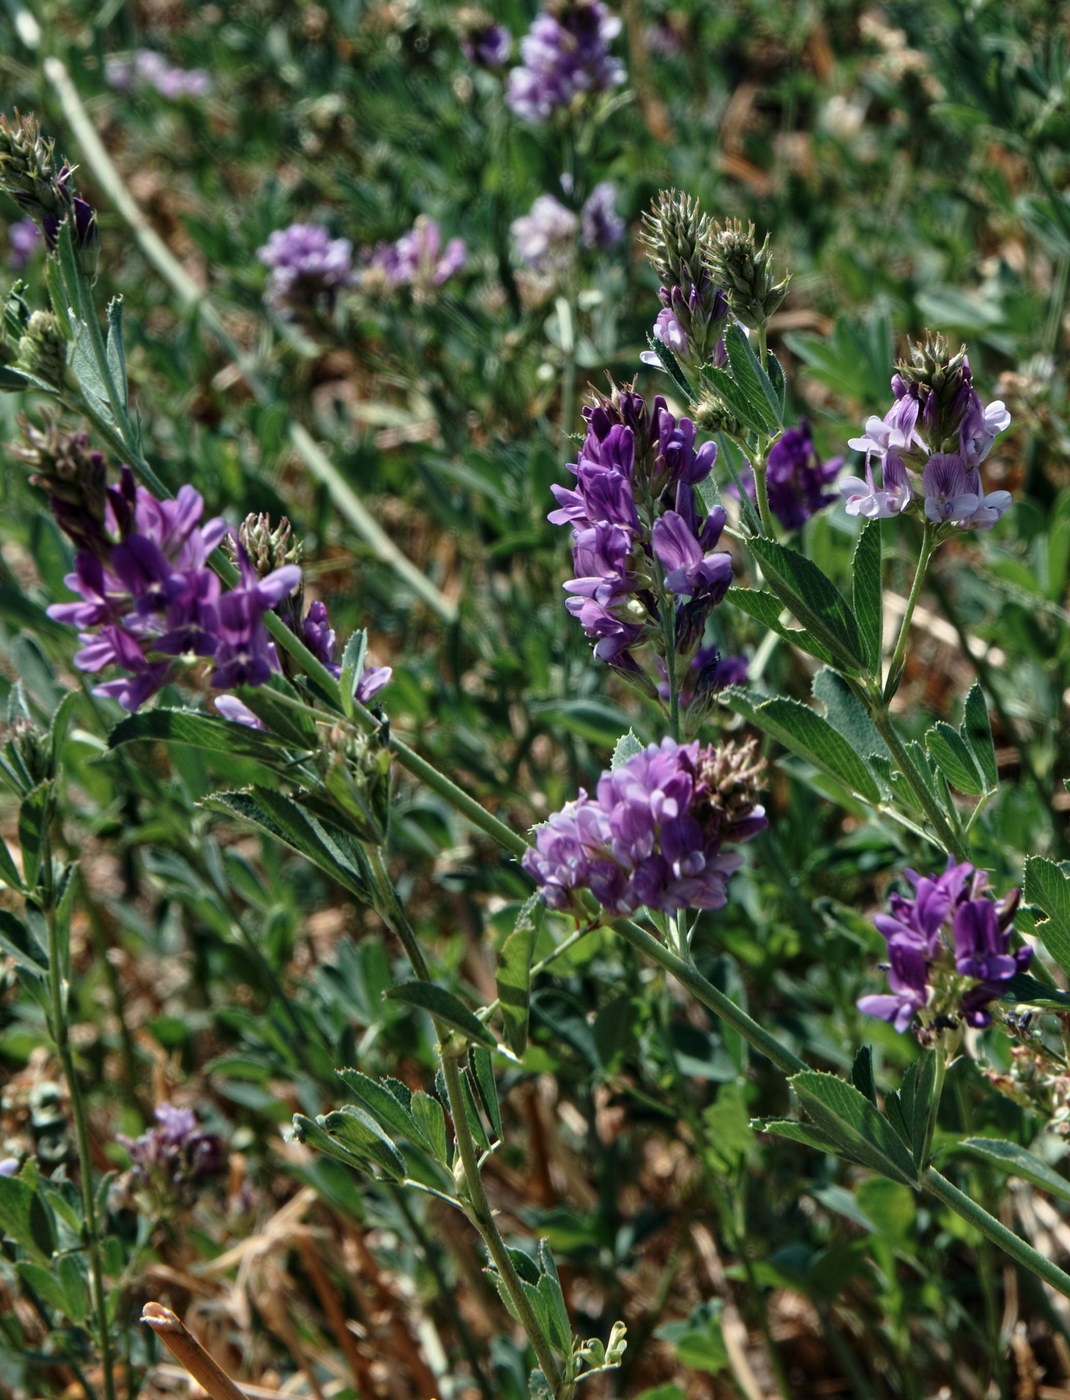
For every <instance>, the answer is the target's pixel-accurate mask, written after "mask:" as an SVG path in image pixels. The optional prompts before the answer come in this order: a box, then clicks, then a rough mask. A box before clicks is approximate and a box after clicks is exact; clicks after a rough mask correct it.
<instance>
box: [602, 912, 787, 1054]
mask: <svg viewBox="0 0 1070 1400" xmlns="http://www.w3.org/2000/svg"><path fill="white" fill-rule="evenodd" d="M613 928H614V930H615V931H616V932H617V933H619V934H620V936H621V937H622V938H623V939H624V940H625V942H627V943H630V944H631V945H632V947H633V948H635V949H636V950H637V952H640V953H643V954H644V955H645V956H646V957H648V958H649V959H650V960H651V961H652V962H656V963H657V964H658V966H659V967H663V968H664V969H665V971H666V972H671V973H672V975H673V976H674V977H675V978H676V980H677V981H678V982H679V983H680V984H681V986H684V987H686V988H687V990H688V991H689V992H690V993H691V995H692V996H694V997H695V998H696V1000H698V1001H700V1002H701V1003H702V1005H703V1006H705V1007H708V1008H709V1010H710V1011H712V1012H714V1014H715V1015H717V1016H719V1017H720V1018H721V1020H722V1021H724V1022H725V1023H726V1024H727V1025H729V1026H731V1027H732V1029H733V1030H734V1031H736V1032H738V1033H739V1034H740V1035H741V1036H742V1037H743V1039H744V1040H746V1041H747V1042H748V1043H749V1044H751V1045H753V1047H754V1048H755V1050H758V1051H760V1053H761V1054H763V1055H764V1056H765V1058H766V1059H767V1060H769V1061H770V1062H771V1063H772V1064H774V1065H776V1067H777V1069H779V1070H781V1071H782V1072H783V1073H784V1074H797V1073H798V1072H799V1071H800V1070H804V1069H806V1067H807V1066H806V1064H805V1063H804V1062H803V1061H802V1060H800V1059H799V1057H798V1056H797V1055H796V1054H794V1053H793V1052H792V1051H791V1050H789V1049H788V1048H787V1046H786V1045H782V1044H781V1043H780V1041H779V1040H777V1039H776V1037H775V1036H772V1035H770V1034H769V1032H768V1031H767V1030H764V1029H763V1028H762V1027H761V1026H760V1025H759V1024H758V1022H757V1021H755V1020H754V1019H753V1018H752V1017H750V1016H748V1015H747V1013H746V1012H745V1011H744V1010H742V1008H740V1007H738V1006H737V1005H736V1004H735V1002H734V1001H733V1000H732V999H731V998H730V997H727V996H725V994H724V992H721V991H718V990H717V988H716V987H715V986H714V985H713V983H712V982H707V980H706V978H705V977H703V975H702V973H701V972H699V971H698V969H697V968H695V967H693V966H692V965H691V964H690V963H688V962H685V961H684V960H683V958H681V957H678V956H677V955H676V954H675V953H674V952H673V951H672V949H671V948H667V947H666V946H665V944H664V943H660V942H659V941H658V940H657V939H656V938H655V937H654V936H653V935H652V934H649V933H647V931H646V929H644V928H641V927H640V926H639V924H637V923H633V922H632V920H630V919H620V920H618V921H617V922H615V923H614V924H613Z"/></svg>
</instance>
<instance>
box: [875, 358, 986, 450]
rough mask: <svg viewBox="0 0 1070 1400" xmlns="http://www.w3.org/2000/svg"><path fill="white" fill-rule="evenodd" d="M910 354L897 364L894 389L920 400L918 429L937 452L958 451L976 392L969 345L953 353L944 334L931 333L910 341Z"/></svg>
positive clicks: (901, 395)
mask: <svg viewBox="0 0 1070 1400" xmlns="http://www.w3.org/2000/svg"><path fill="white" fill-rule="evenodd" d="M907 354H908V358H907V359H906V360H900V361H899V362H898V363H897V364H896V367H895V368H896V374H895V377H894V378H893V379H892V389H893V392H894V393H895V396H896V398H897V399H899V398H912V399H916V400H917V402H918V404H919V406H920V411H919V414H918V429H919V431H920V432H921V433H922V435H923V436H924V438H925V440H926V442H928V443H929V444H930V445H931V446H932V449H933V451H940V450H942V449H944V450H950V451H954V450H955V449H957V447H958V433H959V429H960V427H961V426H962V421H963V419H964V418H965V416H966V412H967V409H968V408H969V406H970V399H971V394H972V391H973V375H972V373H971V371H970V361H969V356H968V355H967V354H966V347H965V345H960V346H959V348H958V350H957V351H956V352H955V354H954V355H952V354H951V353H950V351H949V349H948V344H947V341H946V340H945V339H944V337H943V336H942V335H934V336H930V335H927V336H926V337H925V340H924V341H923V342H922V343H921V344H920V345H919V344H916V343H914V342H910V343H908V346H907Z"/></svg>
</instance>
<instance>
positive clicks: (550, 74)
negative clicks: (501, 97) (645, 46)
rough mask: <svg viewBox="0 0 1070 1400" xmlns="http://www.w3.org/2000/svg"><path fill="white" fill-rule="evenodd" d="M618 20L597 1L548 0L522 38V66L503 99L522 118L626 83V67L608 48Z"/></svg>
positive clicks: (539, 117) (540, 118) (535, 117)
mask: <svg viewBox="0 0 1070 1400" xmlns="http://www.w3.org/2000/svg"><path fill="white" fill-rule="evenodd" d="M620 30H621V22H620V20H619V19H618V18H616V16H614V15H611V14H610V13H609V11H608V10H607V9H606V7H605V5H603V4H601V3H600V0H549V3H548V4H547V5H546V8H545V9H544V10H543V11H542V13H541V14H540V15H539V16H538V17H537V18H536V19H535V21H534V23H533V24H532V26H531V28H530V30H529V31H528V33H527V34H526V35H525V36H524V38H523V39H521V41H520V57H521V60H522V65H523V66H522V67H519V68H514V69H513V70H512V72H511V73H510V74H509V83H508V88H507V92H506V99H505V100H506V102H507V103H508V104H509V106H510V107H511V108H512V110H513V111H514V112H515V113H516V114H517V116H518V117H520V118H521V119H522V120H524V121H526V122H531V123H533V124H538V123H541V122H545V121H548V120H549V119H550V118H551V117H552V116H553V115H554V114H555V113H556V112H559V111H565V110H573V109H574V108H575V107H576V105H577V104H579V103H581V102H583V101H585V100H586V99H587V98H589V97H591V96H594V95H597V94H599V93H603V92H608V91H609V90H610V89H611V88H615V87H619V86H620V85H621V83H623V82H624V77H625V73H624V66H623V64H622V63H621V62H620V61H619V59H616V58H614V57H613V56H612V55H611V54H610V52H609V45H610V44H611V43H612V41H613V40H614V39H615V38H616V37H617V35H618V34H619V33H620Z"/></svg>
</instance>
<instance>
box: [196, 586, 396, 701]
mask: <svg viewBox="0 0 1070 1400" xmlns="http://www.w3.org/2000/svg"><path fill="white" fill-rule="evenodd" d="M301 640H302V641H303V642H304V644H305V646H306V647H308V649H309V651H310V652H311V653H312V655H313V656H314V657H316V659H317V660H318V661H322V662H323V664H324V666H325V667H326V668H327V670H328V671H330V673H331V675H332V676H333V677H334V678H335V680H338V679H339V678H340V677H341V674H342V667H341V665H340V664H339V663H338V662H336V661H335V659H334V649H335V636H334V628H333V627H332V626H331V624H330V619H329V618H328V616H327V607H326V605H325V604H324V603H321V602H320V601H319V599H317V600H316V601H315V602H314V603H312V604H310V605H309V609H308V612H307V613H306V614H305V618H304V622H303V623H302V627H301ZM393 674H394V670H393V667H391V666H372V667H370V668H367V667H366V668H364V669H363V670H362V671H361V673H360V675H359V676H358V678H357V684H356V688H355V690H354V692H353V693H354V695H355V696H356V698H357V700H359V701H360V703H361V704H362V705H367V704H368V702H369V701H370V700H373V699H374V698H375V696H376V695H378V694H379V692H380V691H381V690H382V689H383V687H384V686H385V685H386V684H387V683H388V681H389V680H390V678H391V676H392V675H393ZM217 708H218V706H217Z"/></svg>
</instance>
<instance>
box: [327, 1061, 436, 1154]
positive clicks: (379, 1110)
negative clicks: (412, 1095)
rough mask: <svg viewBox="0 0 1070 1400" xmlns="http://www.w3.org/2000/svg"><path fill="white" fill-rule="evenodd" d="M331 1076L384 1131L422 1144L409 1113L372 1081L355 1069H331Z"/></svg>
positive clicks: (428, 1144) (402, 1105) (380, 1085)
mask: <svg viewBox="0 0 1070 1400" xmlns="http://www.w3.org/2000/svg"><path fill="white" fill-rule="evenodd" d="M335 1073H336V1074H337V1076H338V1078H339V1079H340V1080H341V1081H342V1083H343V1084H344V1085H345V1086H346V1088H347V1089H348V1090H349V1092H350V1093H351V1094H352V1095H353V1097H354V1098H355V1099H357V1100H358V1101H359V1102H360V1103H361V1104H363V1105H364V1107H365V1108H366V1109H367V1110H368V1112H369V1113H370V1114H371V1115H372V1117H373V1118H374V1119H375V1120H376V1122H377V1123H378V1124H379V1126H380V1127H381V1128H383V1129H384V1130H385V1131H386V1132H388V1133H389V1132H392V1133H396V1134H398V1135H399V1136H401V1137H407V1138H409V1139H410V1140H412V1141H424V1139H423V1137H422V1134H421V1133H420V1129H419V1127H418V1125H417V1123H416V1121H415V1120H414V1118H413V1115H412V1113H411V1112H410V1111H409V1110H408V1109H407V1108H406V1107H405V1105H404V1104H402V1103H400V1102H399V1101H398V1099H397V1098H396V1097H395V1096H394V1095H393V1094H392V1093H391V1092H390V1090H389V1089H387V1088H384V1087H383V1085H382V1084H380V1083H378V1082H377V1081H376V1080H374V1079H369V1078H368V1076H367V1075H366V1074H361V1072H360V1070H358V1069H339V1070H335ZM424 1145H425V1146H426V1147H430V1146H431V1144H430V1143H429V1142H424Z"/></svg>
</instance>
